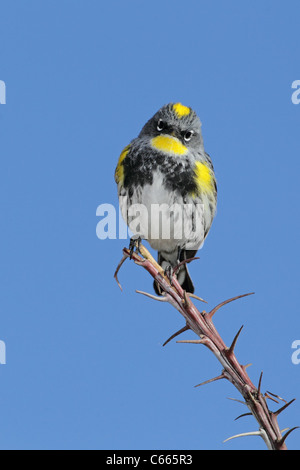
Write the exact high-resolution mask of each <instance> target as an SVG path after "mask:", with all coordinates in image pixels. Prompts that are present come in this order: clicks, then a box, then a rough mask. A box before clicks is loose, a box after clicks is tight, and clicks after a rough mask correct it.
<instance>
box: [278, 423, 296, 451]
mask: <svg viewBox="0 0 300 470" xmlns="http://www.w3.org/2000/svg"><path fill="white" fill-rule="evenodd" d="M298 428H299V426H295V427H294V428H292V429H290V430H289V431H287V432H286V433H285V435H284V436H282V438H281V439H279V440H278V441H277V444H278V446H279V447H281V446H282V444H284V441H285V440H286V438H287V437H288V436H289V435H290V434H291V432H293V431H295V429H298Z"/></svg>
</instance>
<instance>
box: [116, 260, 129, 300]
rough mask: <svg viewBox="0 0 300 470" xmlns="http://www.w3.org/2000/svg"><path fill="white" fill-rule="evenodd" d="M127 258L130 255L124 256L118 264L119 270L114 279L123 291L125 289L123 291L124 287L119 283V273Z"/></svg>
mask: <svg viewBox="0 0 300 470" xmlns="http://www.w3.org/2000/svg"><path fill="white" fill-rule="evenodd" d="M127 258H128V255H127V254H124V255H123V258H122V259H121V261H120V263H119V264H118V266H117V269H116V271H115V274H114V278H115V280H116V281H117V284H118V286H119V287H120V289H121V291H123V289H122V286H121V284H120V282H119V279H118V273H119V271H120V269H121V267H122V265H123V263H124V261H126V259H127Z"/></svg>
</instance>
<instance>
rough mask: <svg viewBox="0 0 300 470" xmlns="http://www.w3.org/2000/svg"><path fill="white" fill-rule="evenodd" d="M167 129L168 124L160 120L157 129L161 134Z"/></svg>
mask: <svg viewBox="0 0 300 470" xmlns="http://www.w3.org/2000/svg"><path fill="white" fill-rule="evenodd" d="M165 127H166V124H165V123H164V121H163V120H162V119H160V120H159V121H158V123H157V126H156V129H157V130H158V131H159V132H160V131H162V130H163V129H164V128H165Z"/></svg>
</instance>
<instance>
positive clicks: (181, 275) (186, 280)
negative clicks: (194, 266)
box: [153, 250, 197, 295]
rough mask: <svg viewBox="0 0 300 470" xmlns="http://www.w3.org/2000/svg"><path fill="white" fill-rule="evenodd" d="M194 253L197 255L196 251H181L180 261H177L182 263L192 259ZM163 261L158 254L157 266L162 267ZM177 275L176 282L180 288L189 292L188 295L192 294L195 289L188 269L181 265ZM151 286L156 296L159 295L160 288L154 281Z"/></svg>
mask: <svg viewBox="0 0 300 470" xmlns="http://www.w3.org/2000/svg"><path fill="white" fill-rule="evenodd" d="M196 253H197V251H194V250H182V251H181V253H180V260H179V261H183V260H185V259H189V258H193V257H194V256H195V254H196ZM163 261H165V259H164V258H163V256H162V255H161V253H158V264H159V265H160V266H161V265H162V263H163ZM177 275H178V281H179V283H180V285H181V287H182V288H183V289H184V290H185V291H186V292H189V293H190V294H193V293H194V292H195V287H194V284H193V281H192V279H191V277H190V274H189V270H188V267H187V265H186V264H183V265H182V266H181V267H180V268H179V272H178V273H177ZM153 286H154V290H155V292H156V294H157V295H161V289H160V286H159V285H158V283H157V282H156V281H154V284H153Z"/></svg>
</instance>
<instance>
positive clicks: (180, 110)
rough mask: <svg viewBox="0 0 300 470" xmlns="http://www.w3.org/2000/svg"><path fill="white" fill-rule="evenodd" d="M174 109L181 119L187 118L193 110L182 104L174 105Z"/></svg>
mask: <svg viewBox="0 0 300 470" xmlns="http://www.w3.org/2000/svg"><path fill="white" fill-rule="evenodd" d="M173 109H174V111H175V113H176V114H177V116H178V117H179V118H182V117H183V116H187V115H188V114H190V112H191V108H188V107H187V106H184V105H183V104H181V103H175V104H173Z"/></svg>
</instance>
